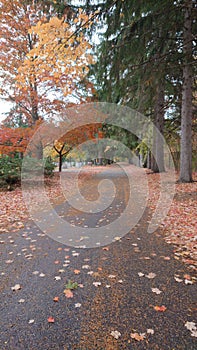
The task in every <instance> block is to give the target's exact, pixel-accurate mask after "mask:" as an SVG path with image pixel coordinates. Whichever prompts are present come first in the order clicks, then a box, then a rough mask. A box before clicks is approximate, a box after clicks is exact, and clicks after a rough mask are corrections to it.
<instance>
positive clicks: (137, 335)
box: [131, 333, 145, 341]
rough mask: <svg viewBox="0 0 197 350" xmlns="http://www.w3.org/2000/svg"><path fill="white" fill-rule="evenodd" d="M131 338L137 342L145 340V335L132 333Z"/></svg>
mask: <svg viewBox="0 0 197 350" xmlns="http://www.w3.org/2000/svg"><path fill="white" fill-rule="evenodd" d="M131 338H132V339H135V340H137V341H141V340H144V338H145V335H144V334H138V333H131Z"/></svg>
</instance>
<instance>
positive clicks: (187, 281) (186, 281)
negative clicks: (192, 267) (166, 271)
mask: <svg viewBox="0 0 197 350" xmlns="http://www.w3.org/2000/svg"><path fill="white" fill-rule="evenodd" d="M185 284H193V282H192V281H190V280H185Z"/></svg>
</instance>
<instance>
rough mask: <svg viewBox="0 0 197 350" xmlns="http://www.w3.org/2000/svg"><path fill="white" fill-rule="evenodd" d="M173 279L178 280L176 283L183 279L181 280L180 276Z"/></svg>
mask: <svg viewBox="0 0 197 350" xmlns="http://www.w3.org/2000/svg"><path fill="white" fill-rule="evenodd" d="M174 279H175V281H176V282H178V283H180V282H183V280H182V279H181V278H179V277H174Z"/></svg>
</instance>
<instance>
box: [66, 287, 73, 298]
mask: <svg viewBox="0 0 197 350" xmlns="http://www.w3.org/2000/svg"><path fill="white" fill-rule="evenodd" d="M64 294H65V296H66V298H73V292H72V291H71V290H70V289H65V290H64Z"/></svg>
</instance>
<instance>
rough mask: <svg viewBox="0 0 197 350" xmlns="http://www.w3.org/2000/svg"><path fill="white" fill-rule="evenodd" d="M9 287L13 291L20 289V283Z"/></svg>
mask: <svg viewBox="0 0 197 350" xmlns="http://www.w3.org/2000/svg"><path fill="white" fill-rule="evenodd" d="M11 289H12V290H13V291H16V290H20V289H21V286H20V284H15V286H14V287H11Z"/></svg>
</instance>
